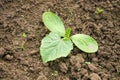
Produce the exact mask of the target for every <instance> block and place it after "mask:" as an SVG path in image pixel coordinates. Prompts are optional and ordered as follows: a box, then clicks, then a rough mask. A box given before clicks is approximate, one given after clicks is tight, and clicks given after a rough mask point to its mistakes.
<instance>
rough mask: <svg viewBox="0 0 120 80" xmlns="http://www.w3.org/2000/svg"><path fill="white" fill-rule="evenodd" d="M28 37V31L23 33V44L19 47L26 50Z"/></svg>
mask: <svg viewBox="0 0 120 80" xmlns="http://www.w3.org/2000/svg"><path fill="white" fill-rule="evenodd" d="M26 37H27V35H26V33H22V38H23V40H22V43H21V45H20V46H19V47H18V48H20V49H22V50H25V42H26Z"/></svg>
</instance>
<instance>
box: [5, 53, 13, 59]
mask: <svg viewBox="0 0 120 80" xmlns="http://www.w3.org/2000/svg"><path fill="white" fill-rule="evenodd" d="M4 58H5V59H6V60H9V61H11V60H12V59H13V56H12V55H9V54H7V55H6V56H5V57H4Z"/></svg>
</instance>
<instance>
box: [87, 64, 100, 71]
mask: <svg viewBox="0 0 120 80" xmlns="http://www.w3.org/2000/svg"><path fill="white" fill-rule="evenodd" d="M88 67H89V69H90V70H91V71H93V72H97V71H98V69H97V67H96V66H95V65H94V64H88Z"/></svg>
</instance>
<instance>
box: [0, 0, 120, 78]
mask: <svg viewBox="0 0 120 80" xmlns="http://www.w3.org/2000/svg"><path fill="white" fill-rule="evenodd" d="M97 7H99V8H102V9H103V10H104V11H103V13H101V14H95V10H96V8H97ZM48 10H51V11H53V12H54V13H56V14H58V16H60V18H61V19H62V21H63V22H64V24H65V26H66V27H67V26H69V27H70V28H71V29H72V33H71V35H73V34H76V33H84V34H88V35H90V36H92V37H93V38H95V39H96V41H97V42H98V44H99V50H98V52H96V53H93V54H86V53H84V52H82V51H80V50H79V49H78V48H77V47H75V46H74V49H73V50H72V51H71V53H70V55H69V56H68V57H66V58H60V59H57V60H55V61H51V62H48V63H43V62H42V60H41V56H40V54H39V47H40V44H41V40H42V38H43V37H44V36H45V34H46V33H49V31H48V30H47V29H46V27H45V25H44V24H43V22H42V18H41V16H42V14H43V12H45V11H48ZM22 33H26V34H27V37H26V38H24V37H23V36H22ZM22 42H25V45H24V46H25V49H24V50H23V49H22V48H19V47H20V46H21V44H22ZM0 80H120V0H0Z"/></svg>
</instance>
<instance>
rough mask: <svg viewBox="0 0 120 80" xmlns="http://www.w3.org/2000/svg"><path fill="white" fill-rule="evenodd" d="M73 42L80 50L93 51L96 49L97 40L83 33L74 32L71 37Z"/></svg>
mask: <svg viewBox="0 0 120 80" xmlns="http://www.w3.org/2000/svg"><path fill="white" fill-rule="evenodd" d="M71 39H72V41H73V43H74V44H75V45H76V46H77V47H78V48H79V49H80V50H82V51H84V52H87V53H94V52H96V51H97V50H98V44H97V42H96V41H95V40H94V39H93V38H92V37H90V36H88V35H85V34H76V35H73V36H72V37H71Z"/></svg>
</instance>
